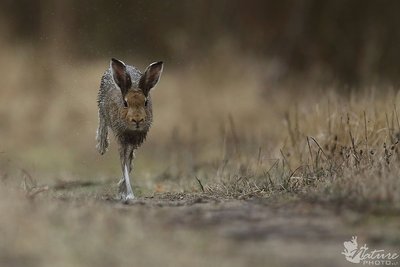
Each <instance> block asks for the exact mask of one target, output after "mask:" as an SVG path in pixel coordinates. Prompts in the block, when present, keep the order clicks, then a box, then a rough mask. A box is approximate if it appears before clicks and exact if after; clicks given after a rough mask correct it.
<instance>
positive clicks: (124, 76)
mask: <svg viewBox="0 0 400 267" xmlns="http://www.w3.org/2000/svg"><path fill="white" fill-rule="evenodd" d="M110 66H111V71H112V77H113V79H114V82H115V84H116V85H117V86H118V87H119V89H121V92H122V95H125V94H126V92H127V91H128V89H129V88H131V86H132V81H131V76H129V74H128V72H127V71H126V65H125V63H124V62H122V61H121V60H118V59H115V58H112V59H111V62H110Z"/></svg>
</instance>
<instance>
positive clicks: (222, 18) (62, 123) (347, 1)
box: [0, 0, 400, 179]
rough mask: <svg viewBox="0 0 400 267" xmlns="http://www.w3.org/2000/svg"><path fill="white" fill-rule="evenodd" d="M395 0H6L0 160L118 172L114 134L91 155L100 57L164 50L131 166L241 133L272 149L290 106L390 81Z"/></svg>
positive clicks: (143, 168) (208, 157)
mask: <svg viewBox="0 0 400 267" xmlns="http://www.w3.org/2000/svg"><path fill="white" fill-rule="evenodd" d="M399 10H400V2H399V1H394V0H393V1H391V0H381V1H374V0H326V1H319V0H279V1H278V0H270V1H256V0H254V1H253V0H250V1H239V0H229V1H228V0H220V1H208V0H206V1H204V0H193V1H183V0H174V1H170V0H164V1H153V0H151V1H132V0H116V1H105V0H97V1H94V0H88V1H77V0H70V1H63V0H60V1H49V0H40V1H39V0H38V1H28V0H19V1H11V0H3V1H1V4H0V57H1V62H2V65H1V67H0V69H1V73H2V74H1V76H0V77H1V88H0V140H1V143H0V152H1V154H0V159H1V161H0V164H1V165H0V167H1V168H2V169H3V170H5V169H21V168H26V169H29V170H30V171H31V172H33V173H36V176H40V177H43V179H45V177H48V178H51V179H53V178H54V175H55V174H54V173H57V176H63V175H64V176H67V177H69V176H80V177H81V176H82V175H88V176H87V177H98V176H104V177H108V178H109V177H111V176H112V175H114V176H116V175H117V173H118V171H119V167H118V166H119V164H118V158H117V153H116V152H115V143H112V145H111V146H112V147H113V148H112V150H111V153H107V154H106V155H105V156H103V157H100V156H99V155H98V154H97V152H96V151H95V139H94V137H95V132H96V128H97V106H96V95H97V91H98V87H99V83H100V78H101V76H102V74H103V72H104V71H105V69H106V68H108V65H109V59H110V58H111V57H116V58H119V59H121V60H123V61H124V62H126V63H127V64H130V65H135V66H137V67H138V68H139V69H141V70H143V69H145V67H146V66H147V65H148V64H149V63H151V62H154V61H157V60H163V61H164V62H165V69H164V74H163V77H162V78H161V81H160V83H159V85H158V86H157V88H156V89H155V90H154V92H153V98H154V102H155V104H154V113H155V122H154V126H153V128H152V130H151V132H150V135H149V138H148V139H149V140H148V142H146V144H145V146H144V147H143V148H142V149H140V150H139V153H138V168H139V170H138V172H139V174H140V175H139V176H143V177H148V176H150V177H152V178H153V179H156V178H157V177H158V176H159V175H161V174H163V173H165V170H166V169H168V170H170V172H171V173H173V175H175V176H176V175H179V173H180V172H181V169H180V168H179V166H178V167H176V166H177V165H179V164H184V165H185V168H190V169H195V168H196V164H198V163H199V162H208V163H209V162H212V159H214V158H218V157H224V155H225V154H226V153H228V152H229V151H230V150H232V151H231V152H232V153H237V150H238V149H237V146H238V143H239V145H241V146H243V147H242V148H241V149H248V150H249V151H252V152H251V153H253V152H254V153H255V154H257V153H258V151H259V150H260V149H261V148H262V151H263V153H265V154H266V155H267V157H273V156H272V155H274V153H275V152H276V151H279V147H281V146H282V145H284V144H285V142H286V141H287V138H284V137H283V135H282V132H283V131H284V129H286V128H285V127H286V126H285V125H286V124H287V120H285V118H287V111H288V108H291V107H296V109H297V110H299V112H300V113H299V114H300V115H299V116H300V117H301V116H302V114H303V115H304V114H308V113H309V112H310V111H311V106H312V105H308V104H305V103H313V104H318V103H319V104H320V105H321V106H322V107H324V106H326V104H327V102H326V100H325V98H324V96H326V95H327V94H328V92H329V93H330V94H338V95H344V96H346V95H347V96H349V95H350V94H351V93H352V92H353V91H359V90H364V88H372V87H374V86H376V85H377V84H379V85H380V87H379V89H375V91H376V92H378V91H382V90H392V91H393V90H394V88H395V87H396V85H397V84H398V82H399V81H400V75H399V64H398V61H399V58H400V49H399V48H398V47H399V46H398V44H399V41H400V30H399V25H400V16H399V15H398V11H399ZM374 88H376V87H374ZM332 92H333V93H332ZM305 96H307V97H305ZM338 101H339V100H338ZM314 107H315V106H313V108H314ZM339 107H340V105H339ZM331 108H332V107H331ZM331 112H332V110H331ZM285 123H286V124H285ZM310 125H312V123H310ZM297 127H298V126H297ZM305 127H306V126H305ZM229 129H230V130H229ZM232 129H234V131H232ZM308 129H310V131H311V130H312V127H311V128H310V127H309V128H308ZM227 131H230V132H232V136H229V138H226V134H225V133H226V132H227ZM239 140H240V142H239ZM230 141H232V143H229V142H230ZM180 148H182V149H180ZM189 148H190V149H189ZM186 149H187V151H189V152H187V151H186ZM171 151H181V152H179V153H175V152H174V153H172V152H171ZM227 151H228V152H227ZM179 162H180V163H179ZM182 162H183V163H182ZM153 165H154V166H153ZM174 166H175V167H176V168H177V169H176V170H175V171H173V170H171V169H173V168H175V167H174ZM188 166H189V167H188Z"/></svg>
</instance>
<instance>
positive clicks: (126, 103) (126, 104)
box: [124, 100, 128, 108]
mask: <svg viewBox="0 0 400 267" xmlns="http://www.w3.org/2000/svg"><path fill="white" fill-rule="evenodd" d="M124 107H125V108H127V107H128V102H126V100H124Z"/></svg>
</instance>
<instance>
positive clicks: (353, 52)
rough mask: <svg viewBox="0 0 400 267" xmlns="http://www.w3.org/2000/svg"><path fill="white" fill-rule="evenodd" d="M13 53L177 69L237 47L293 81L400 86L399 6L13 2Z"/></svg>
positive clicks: (9, 25)
mask: <svg viewBox="0 0 400 267" xmlns="http://www.w3.org/2000/svg"><path fill="white" fill-rule="evenodd" d="M1 5H2V8H1V11H0V12H1V18H0V22H1V23H2V24H3V25H6V27H3V28H5V29H6V33H7V34H8V35H7V36H8V39H9V40H10V42H11V43H13V42H15V43H28V44H30V45H33V46H34V47H37V48H44V49H56V50H57V51H58V53H60V54H62V53H64V54H68V55H72V56H74V57H84V58H97V57H104V55H107V56H109V55H115V53H116V52H115V51H119V52H118V53H119V54H118V56H127V55H131V54H139V55H141V56H148V55H151V56H152V57H154V58H160V57H162V58H165V59H167V60H170V61H172V62H175V63H176V64H185V62H189V61H191V60H196V59H198V58H201V57H206V56H207V55H208V54H207V53H208V52H209V49H211V48H212V47H213V46H214V45H215V44H218V43H219V42H221V41H228V42H230V43H231V44H232V46H234V47H235V48H237V51H238V54H237V55H232V56H233V57H236V56H237V57H238V58H240V57H241V56H242V55H241V53H242V54H243V55H246V56H248V55H250V56H254V57H257V58H259V59H260V60H263V59H265V60H268V59H270V58H272V57H273V58H274V59H279V60H280V61H281V62H283V64H285V65H286V66H289V67H288V71H289V72H290V73H300V74H301V73H307V71H309V70H310V69H312V68H313V69H315V68H321V69H324V70H326V71H327V72H329V73H330V75H332V76H333V77H335V78H337V80H338V81H341V82H343V83H348V84H353V85H354V84H357V83H359V82H361V81H365V80H368V79H379V80H380V81H387V82H392V83H397V82H398V81H400V73H399V72H400V71H399V61H400V49H399V45H400V16H399V14H398V13H399V11H400V1H395V0H379V1H376V0H324V1H321V0H275V1H261V0H260V1H251V0H250V1H242V0H220V1H212V0H192V1H184V0H163V1H161V0H160V1H155V0H147V1H132V0H118V1H109V0H86V1H78V0H70V1H62V0H60V1H52V0H40V1H32V0H18V1H13V0H8V1H2V4H1Z"/></svg>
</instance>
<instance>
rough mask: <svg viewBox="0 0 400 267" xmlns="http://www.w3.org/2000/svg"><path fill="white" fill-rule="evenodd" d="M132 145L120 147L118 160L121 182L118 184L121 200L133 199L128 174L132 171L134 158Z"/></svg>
mask: <svg viewBox="0 0 400 267" xmlns="http://www.w3.org/2000/svg"><path fill="white" fill-rule="evenodd" d="M133 150H134V149H133V146H132V145H120V159H121V168H122V174H123V176H122V180H121V181H120V182H119V183H118V184H119V196H120V198H121V199H122V200H124V201H126V200H130V199H134V198H135V196H134V194H133V191H132V186H131V182H130V177H129V174H130V173H131V171H132V160H133V158H134V153H133Z"/></svg>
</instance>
